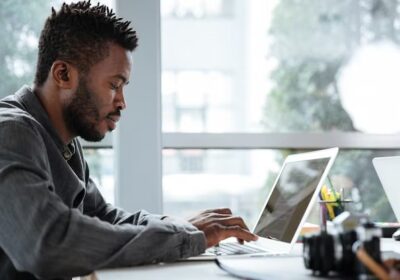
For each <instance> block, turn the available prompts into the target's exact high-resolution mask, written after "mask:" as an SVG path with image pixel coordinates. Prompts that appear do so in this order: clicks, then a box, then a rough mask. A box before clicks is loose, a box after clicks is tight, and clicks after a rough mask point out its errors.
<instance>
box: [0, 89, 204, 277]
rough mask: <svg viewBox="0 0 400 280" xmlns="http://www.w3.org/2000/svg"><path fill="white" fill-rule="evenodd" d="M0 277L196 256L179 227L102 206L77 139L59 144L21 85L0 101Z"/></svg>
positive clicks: (198, 247)
mask: <svg viewBox="0 0 400 280" xmlns="http://www.w3.org/2000/svg"><path fill="white" fill-rule="evenodd" d="M0 207H1V210H0V278H1V279H42V278H45V279H70V278H72V277H74V276H79V275H86V274H88V273H90V272H92V271H94V270H97V269H100V268H106V267H121V266H132V265H139V264H145V263H153V262H164V261H165V262H169V261H174V260H176V259H179V258H186V257H189V256H193V255H197V254H200V253H202V252H204V250H205V247H206V240H205V236H204V234H203V232H201V231H199V230H198V229H197V228H196V227H194V226H192V225H191V224H189V223H187V222H184V221H176V220H172V219H169V218H167V219H164V218H165V217H163V216H160V215H151V214H148V213H147V212H145V211H139V212H137V213H135V214H129V213H126V212H124V211H122V210H121V209H118V208H116V207H113V206H111V205H110V204H107V203H106V202H105V201H104V199H103V197H102V196H101V194H100V192H99V190H98V189H97V187H96V185H95V183H94V182H93V181H92V180H91V179H90V175H89V168H88V166H87V163H86V161H85V160H84V157H83V153H82V148H81V146H80V144H79V141H78V140H77V139H74V140H73V141H72V143H70V144H69V145H68V146H65V145H63V143H62V142H61V140H60V139H59V137H58V135H57V133H56V131H55V129H54V128H53V127H52V125H51V123H50V120H49V118H48V116H47V114H46V112H45V110H44V108H43V107H42V106H41V104H40V102H39V100H38V98H37V97H36V95H35V94H34V93H33V92H32V90H31V89H30V88H28V87H23V88H21V89H20V90H19V91H18V92H17V93H16V94H15V95H12V96H8V97H6V98H5V99H3V100H1V101H0Z"/></svg>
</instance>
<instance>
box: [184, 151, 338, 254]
mask: <svg viewBox="0 0 400 280" xmlns="http://www.w3.org/2000/svg"><path fill="white" fill-rule="evenodd" d="M337 153H338V148H332V149H326V150H320V151H314V152H307V153H299V154H293V155H289V156H288V157H287V158H286V159H285V162H284V163H283V166H282V168H281V170H280V172H279V175H278V177H277V178H276V180H275V183H274V185H273V187H272V189H271V191H270V193H269V195H268V196H267V199H266V201H265V203H264V206H263V208H262V210H261V213H260V215H259V218H258V221H257V223H256V225H255V227H254V229H253V233H255V234H257V235H258V236H259V238H258V240H257V241H253V242H246V243H245V244H240V243H239V242H237V241H236V242H233V241H232V239H229V241H226V240H225V241H223V242H221V243H220V244H219V246H216V247H212V248H209V249H208V250H207V251H206V253H205V254H203V255H200V256H197V257H194V258H189V260H190V259H191V260H194V259H195V260H196V259H213V258H215V257H216V256H219V255H242V256H243V254H248V255H266V254H268V255H271V254H286V253H289V252H290V250H291V248H292V247H293V245H294V244H295V242H296V240H297V237H298V235H299V233H300V230H301V228H302V225H303V224H304V222H305V219H306V218H307V216H308V214H309V212H310V210H311V208H312V206H313V204H314V203H313V202H314V201H315V199H316V198H317V197H318V194H319V192H320V189H321V186H322V184H323V183H324V181H325V178H326V176H327V174H328V172H329V170H330V168H331V167H332V164H333V162H334V160H335V158H336V155H337ZM226 250H227V251H226Z"/></svg>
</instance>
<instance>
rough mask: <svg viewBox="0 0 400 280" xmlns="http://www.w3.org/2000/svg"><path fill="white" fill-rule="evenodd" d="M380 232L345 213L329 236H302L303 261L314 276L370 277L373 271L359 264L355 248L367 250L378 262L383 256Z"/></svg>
mask: <svg viewBox="0 0 400 280" xmlns="http://www.w3.org/2000/svg"><path fill="white" fill-rule="evenodd" d="M380 237H381V232H380V229H379V228H377V227H375V225H374V224H372V223H371V222H369V221H368V220H366V219H365V217H364V218H360V216H357V215H354V214H350V213H349V212H344V213H342V214H341V215H339V216H337V217H336V218H335V220H334V221H333V228H332V229H331V230H330V231H329V233H328V232H327V231H326V230H324V231H321V232H320V233H318V234H313V235H308V236H304V237H303V259H304V264H305V267H306V268H308V269H311V270H312V271H313V274H316V275H320V276H326V275H328V274H329V272H331V271H332V272H335V273H337V274H340V275H344V276H359V277H360V276H363V277H364V278H365V279H370V278H371V279H373V278H372V277H370V276H371V275H372V274H371V273H370V271H369V270H368V269H367V268H366V267H365V266H364V265H362V263H361V262H359V261H358V259H357V257H356V254H355V250H356V249H355V247H356V246H362V247H363V248H364V250H365V251H366V252H367V253H368V254H369V255H370V256H371V257H372V258H373V259H374V260H375V261H376V262H378V263H381V256H380Z"/></svg>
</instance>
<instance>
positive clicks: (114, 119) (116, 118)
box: [107, 115, 120, 123]
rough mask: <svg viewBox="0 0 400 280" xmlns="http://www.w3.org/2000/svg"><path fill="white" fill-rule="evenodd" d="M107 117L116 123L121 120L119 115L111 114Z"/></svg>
mask: <svg viewBox="0 0 400 280" xmlns="http://www.w3.org/2000/svg"><path fill="white" fill-rule="evenodd" d="M107 119H109V120H112V121H113V122H115V123H116V122H118V121H119V119H120V116H118V115H109V116H107Z"/></svg>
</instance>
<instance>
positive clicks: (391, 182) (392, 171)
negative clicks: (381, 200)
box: [372, 156, 400, 221]
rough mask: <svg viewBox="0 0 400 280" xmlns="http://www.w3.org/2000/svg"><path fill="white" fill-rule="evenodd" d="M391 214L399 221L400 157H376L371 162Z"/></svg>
mask: <svg viewBox="0 0 400 280" xmlns="http://www.w3.org/2000/svg"><path fill="white" fill-rule="evenodd" d="M372 163H373V165H374V167H375V170H376V173H377V174H378V177H379V180H380V181H381V184H382V186H383V189H384V191H385V193H386V196H387V198H388V200H389V203H390V205H391V206H392V209H393V212H394V214H395V215H396V218H397V220H398V221H400V204H399V198H400V185H399V182H400V156H395V157H377V158H374V159H373V160H372Z"/></svg>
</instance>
